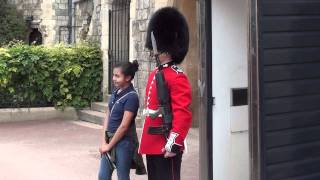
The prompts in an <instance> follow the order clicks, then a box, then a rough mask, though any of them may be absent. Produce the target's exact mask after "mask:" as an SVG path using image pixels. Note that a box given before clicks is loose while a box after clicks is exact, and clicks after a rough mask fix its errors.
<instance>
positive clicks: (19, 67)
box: [0, 43, 102, 108]
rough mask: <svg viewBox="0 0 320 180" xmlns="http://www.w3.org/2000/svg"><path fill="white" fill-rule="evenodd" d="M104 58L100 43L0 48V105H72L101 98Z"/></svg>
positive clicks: (78, 106) (14, 45)
mask: <svg viewBox="0 0 320 180" xmlns="http://www.w3.org/2000/svg"><path fill="white" fill-rule="evenodd" d="M101 82H102V61H101V51H100V49H99V47H98V46H96V45H91V44H88V43H81V44H77V45H76V46H67V45H62V44H59V45H55V46H52V47H46V46H29V45H25V44H21V43H16V44H13V45H11V46H10V47H5V48H0V108H1V107H2V108H4V107H34V106H37V107H39V106H50V105H54V106H55V107H57V108H64V107H66V106H72V107H75V108H82V107H86V106H89V105H90V103H91V102H93V101H99V100H101V98H102V93H101Z"/></svg>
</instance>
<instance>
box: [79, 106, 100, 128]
mask: <svg viewBox="0 0 320 180" xmlns="http://www.w3.org/2000/svg"><path fill="white" fill-rule="evenodd" d="M78 117H79V119H80V120H82V121H87V122H91V123H94V124H99V125H102V124H103V121H104V118H105V117H106V113H103V112H99V111H92V110H87V109H86V110H79V111H78Z"/></svg>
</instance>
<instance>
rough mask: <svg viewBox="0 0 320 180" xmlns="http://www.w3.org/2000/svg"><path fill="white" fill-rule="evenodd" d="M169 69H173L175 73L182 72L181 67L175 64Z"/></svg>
mask: <svg viewBox="0 0 320 180" xmlns="http://www.w3.org/2000/svg"><path fill="white" fill-rule="evenodd" d="M171 69H172V70H174V71H175V72H176V73H183V71H182V69H181V68H180V67H179V66H177V65H172V66H171Z"/></svg>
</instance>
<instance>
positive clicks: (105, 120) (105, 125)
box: [101, 108, 110, 144]
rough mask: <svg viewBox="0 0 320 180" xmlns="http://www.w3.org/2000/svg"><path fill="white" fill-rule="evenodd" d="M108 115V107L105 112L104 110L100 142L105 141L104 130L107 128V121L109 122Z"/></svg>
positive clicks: (103, 142)
mask: <svg viewBox="0 0 320 180" xmlns="http://www.w3.org/2000/svg"><path fill="white" fill-rule="evenodd" d="M109 115H110V112H109V108H108V109H107V112H106V117H105V118H104V121H103V129H102V138H101V144H105V143H106V136H105V132H106V130H107V126H108V122H109Z"/></svg>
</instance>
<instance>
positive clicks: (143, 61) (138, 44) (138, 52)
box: [131, 0, 156, 111]
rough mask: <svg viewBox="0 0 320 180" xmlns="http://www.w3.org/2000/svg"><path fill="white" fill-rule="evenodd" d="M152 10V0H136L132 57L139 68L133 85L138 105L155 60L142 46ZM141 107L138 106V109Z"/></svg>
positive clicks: (142, 98) (141, 102)
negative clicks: (137, 96)
mask: <svg viewBox="0 0 320 180" xmlns="http://www.w3.org/2000/svg"><path fill="white" fill-rule="evenodd" d="M153 10H154V0H136V14H135V15H136V17H135V18H134V20H133V21H132V37H133V38H132V42H131V43H133V59H136V60H138V62H139V65H140V69H139V71H138V73H137V74H136V77H135V81H134V85H135V88H136V89H137V91H138V93H139V96H140V107H143V106H144V98H145V86H146V84H147V78H148V75H149V73H150V71H151V70H153V69H154V68H155V65H156V64H155V62H152V60H151V58H150V53H149V50H148V49H146V48H145V47H144V45H145V42H146V31H147V26H148V23H149V20H150V18H151V15H152V13H153ZM141 110H142V108H140V111H141Z"/></svg>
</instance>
